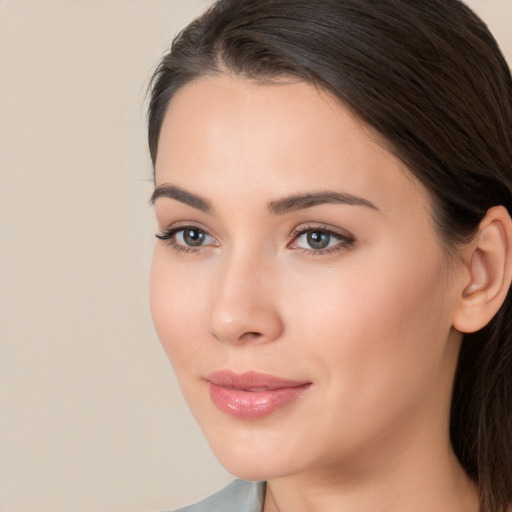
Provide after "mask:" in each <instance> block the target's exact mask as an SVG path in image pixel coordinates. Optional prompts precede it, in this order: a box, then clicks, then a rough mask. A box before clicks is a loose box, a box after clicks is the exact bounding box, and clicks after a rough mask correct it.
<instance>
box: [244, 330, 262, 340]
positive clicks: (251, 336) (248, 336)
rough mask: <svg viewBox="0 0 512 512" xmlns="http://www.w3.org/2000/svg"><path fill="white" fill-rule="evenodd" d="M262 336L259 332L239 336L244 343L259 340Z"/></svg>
mask: <svg viewBox="0 0 512 512" xmlns="http://www.w3.org/2000/svg"><path fill="white" fill-rule="evenodd" d="M262 336H263V334H262V333H261V332H245V333H244V334H242V336H240V339H241V340H244V341H250V340H255V339H258V338H261V337H262Z"/></svg>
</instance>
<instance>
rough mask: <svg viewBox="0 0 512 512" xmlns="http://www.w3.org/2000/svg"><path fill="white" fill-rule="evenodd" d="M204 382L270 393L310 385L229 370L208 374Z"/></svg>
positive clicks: (265, 374)
mask: <svg viewBox="0 0 512 512" xmlns="http://www.w3.org/2000/svg"><path fill="white" fill-rule="evenodd" d="M205 380H206V381H208V382H210V383H211V384H215V385H216V386H222V387H226V388H232V389H239V390H245V391H272V390H275V389H282V388H296V387H299V386H305V385H308V384H311V382H309V381H306V380H291V379H285V378H282V377H277V376H275V375H269V374H267V373H258V372H245V373H235V372H233V371H230V370H218V371H215V372H212V373H210V374H208V375H207V376H206V377H205Z"/></svg>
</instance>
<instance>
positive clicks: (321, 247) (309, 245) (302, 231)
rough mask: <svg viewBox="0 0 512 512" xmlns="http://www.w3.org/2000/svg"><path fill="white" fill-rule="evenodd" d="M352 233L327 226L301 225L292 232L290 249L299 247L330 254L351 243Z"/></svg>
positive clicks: (307, 250)
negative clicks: (333, 229) (344, 232)
mask: <svg viewBox="0 0 512 512" xmlns="http://www.w3.org/2000/svg"><path fill="white" fill-rule="evenodd" d="M354 242H355V239H354V237H353V236H352V235H349V234H342V233H336V232H334V231H332V230H330V229H327V228H320V227H301V228H297V229H296V230H295V232H294V233H293V241H292V243H291V244H290V245H289V247H291V248H292V249H301V250H303V251H305V252H308V253H311V254H330V253H332V252H335V251H338V250H341V249H344V248H347V247H349V246H351V245H353V244H354Z"/></svg>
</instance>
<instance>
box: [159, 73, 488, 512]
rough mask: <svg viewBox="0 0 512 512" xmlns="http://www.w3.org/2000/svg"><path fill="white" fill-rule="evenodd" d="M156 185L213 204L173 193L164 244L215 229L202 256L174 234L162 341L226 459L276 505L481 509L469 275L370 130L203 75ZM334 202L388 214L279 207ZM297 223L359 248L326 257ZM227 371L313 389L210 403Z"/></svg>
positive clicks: (181, 98) (274, 92)
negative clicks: (463, 428) (467, 446)
mask: <svg viewBox="0 0 512 512" xmlns="http://www.w3.org/2000/svg"><path fill="white" fill-rule="evenodd" d="M156 185H157V187H161V186H167V185H172V186H175V187H179V189H181V190H185V191H188V192H190V193H193V194H195V195H197V196H200V197H201V198H203V199H204V200H205V201H207V202H208V203H209V205H210V206H211V211H210V212H205V211H202V210H201V209H198V208H196V207H195V206H197V204H196V205H190V204H186V202H189V201H188V200H187V201H186V202H183V197H181V198H179V199H174V198H169V197H159V198H157V199H156V200H155V212H156V218H157V222H158V229H159V232H160V233H165V232H166V231H167V230H168V229H169V228H172V227H176V226H178V227H184V226H190V225H192V226H194V227H195V228H197V229H200V230H203V232H204V233H205V239H204V244H203V245H201V246H199V247H193V248H192V251H191V247H190V246H187V243H186V240H185V239H184V238H183V236H182V235H183V232H181V233H178V234H177V235H176V236H175V237H174V238H173V239H171V240H167V241H161V240H157V243H156V245H155V250H154V259H153V265H152V271H151V307H152V313H153V318H154V322H155V326H156V329H157V332H158V335H159V337H160V339H161V341H162V344H163V346H164V347H165V350H166V352H167V354H168V356H169V358H170V361H171V363H172V365H173V367H174V370H175V372H176V375H177V378H178V380H179V382H180V385H181V387H182V390H183V393H184V396H185V398H186V400H187V402H188V404H189V406H190V408H191V410H192V413H193V414H194V416H195V418H196V419H197V421H198V423H199V425H200V426H201V428H202V429H203V431H204V433H205V435H206V437H207V439H208V441H209V443H210V445H211V447H212V449H213V451H214V452H215V454H216V456H217V457H218V458H219V460H220V462H221V463H222V464H223V465H224V466H225V467H226V468H227V470H228V471H230V472H232V473H233V474H235V475H237V476H239V477H241V478H245V479H249V480H267V482H268V484H267V496H266V502H265V511H266V512H271V511H273V510H280V512H285V511H290V510H293V511H294V512H300V511H306V510H307V511H317V510H318V511H323V512H325V511H327V512H329V511H331V510H332V511H337V512H344V511H347V512H348V511H349V510H350V511H353V510H358V511H359V512H365V511H370V510H371V511H372V512H375V511H382V512H384V511H396V510H414V511H418V512H420V511H423V510H424V511H429V512H432V511H446V510H450V511H461V512H462V511H465V512H471V511H475V512H476V510H478V505H477V496H476V491H475V489H474V488H473V486H472V485H471V484H470V483H469V480H468V478H467V477H466V475H465V474H464V472H463V470H462V469H461V467H460V466H459V464H458V462H457V460H456V458H455V456H454V455H453V452H452V449H451V446H450V441H449V434H448V417H449V406H450V394H451V390H452V385H453V376H454V371H455V367H456V362H457V356H458V352H459V348H460V344H461V334H460V333H459V332H458V331H456V330H455V329H454V328H453V317H454V314H455V313H454V312H455V311H456V309H457V304H458V300H459V297H460V296H461V294H462V290H463V288H464V286H466V285H467V282H468V271H467V266H466V265H465V264H464V262H463V259H462V258H461V259H457V258H454V259H450V261H448V260H447V253H446V251H445V250H444V248H443V245H442V242H441V241H440V238H439V236H438V234H437V232H436V229H435V227H434V225H433V221H432V213H431V207H430V201H429V197H428V194H427V192H426V191H425V190H424V188H423V187H422V185H421V184H420V183H419V182H418V181H417V180H416V179H415V178H414V177H413V176H412V174H411V173H410V172H409V171H408V170H407V169H406V168H405V167H404V165H403V164H402V163H401V162H400V161H399V160H398V159H397V158H395V157H394V156H393V155H392V154H391V153H390V152H388V151H387V150H386V149H384V145H383V144H379V142H378V140H377V138H376V136H375V135H374V134H372V132H371V130H369V129H368V128H367V127H365V126H364V125H363V124H362V123H361V122H360V121H358V120H357V119H356V118H354V117H353V116H352V115H351V114H350V113H349V112H348V111H347V110H346V109H345V108H344V107H343V106H342V105H341V104H340V103H339V102H337V101H336V100H335V99H333V98H332V97H330V96H329V95H328V94H327V93H323V92H321V91H318V90H317V89H315V88H314V87H313V86H311V85H309V84H305V83H300V82H299V83H286V84H283V83H281V84H272V85H261V84H255V83H251V82H249V81H247V80H244V79H241V78H234V77H230V76H225V75H220V76H216V77H210V78H202V79H200V80H198V81H196V82H194V83H192V84H188V85H186V86H185V87H183V88H182V89H181V90H180V91H178V93H177V94H176V96H175V97H174V98H173V100H172V101H171V103H170V105H169V109H168V111H167V113H166V116H165V119H164V123H163V126H162V131H161V137H160V142H159V148H158V157H157V161H156ZM326 191H329V192H337V193H345V194H351V195H353V196H357V197H358V198H361V199H363V200H364V202H371V204H372V205H373V206H368V205H365V204H355V205H354V204H338V203H336V204H333V203H329V204H320V205H316V206H311V207H307V208H299V209H294V210H292V211H287V212H285V213H279V214H276V213H272V212H271V211H269V207H268V205H269V203H270V202H272V201H277V200H280V199H282V198H286V197H290V196H295V195H297V194H304V193H309V192H326ZM297 229H303V230H304V229H310V230H314V229H316V230H317V231H322V230H324V231H325V230H327V231H331V232H335V233H339V234H340V238H337V237H334V236H331V239H330V242H329V247H328V248H326V249H322V250H319V251H318V250H317V251H316V252H315V251H314V250H312V249H311V246H310V245H308V240H307V235H305V234H300V235H296V234H295V231H296V230H297ZM347 240H348V241H347ZM350 240H351V241H350ZM183 249H185V251H184V250H183ZM221 369H229V370H232V371H235V372H238V373H242V372H246V371H257V372H262V373H270V374H272V375H276V376H279V377H282V378H286V379H293V380H307V381H308V382H311V383H312V385H311V387H310V389H309V390H308V391H307V392H306V393H305V394H304V395H303V396H302V397H300V398H299V399H298V400H296V401H294V402H292V403H291V404H288V405H286V406H285V407H283V408H280V409H278V410H277V411H275V412H273V413H272V414H270V415H268V416H265V417H263V418H260V419H257V420H252V421H248V420H242V419H239V418H234V417H232V416H229V415H227V414H225V413H224V412H222V411H220V410H219V409H218V408H217V407H216V406H215V405H214V403H213V402H212V400H211V398H210V395H209V392H208V384H207V382H206V381H205V380H204V377H205V376H206V375H208V374H209V373H211V372H213V371H216V370H221Z"/></svg>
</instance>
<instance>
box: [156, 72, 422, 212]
mask: <svg viewBox="0 0 512 512" xmlns="http://www.w3.org/2000/svg"><path fill="white" fill-rule="evenodd" d="M155 167H156V182H157V184H163V183H169V182H172V183H173V184H176V185H178V186H183V187H184V188H190V187H192V188H194V190H198V191H208V192H213V193H215V192H216V191H219V192H221V191H223V192H224V195H226V194H228V193H229V192H230V193H231V195H233V193H234V192H235V191H238V192H240V193H243V192H244V191H247V190H251V191H252V192H253V193H254V192H256V193H261V194H264V195H267V196H268V195H269V194H274V195H276V196H281V195H286V194H289V193H290V192H301V191H304V190H312V189H316V190H318V189H332V188H338V189H340V188H341V189H343V190H344V191H347V192H351V193H361V192H364V193H365V194H367V195H369V196H370V197H368V199H369V200H370V201H374V200H375V199H376V197H374V198H372V197H371V196H380V197H379V200H380V201H387V202H389V203H390V206H396V198H397V197H400V196H403V197H402V198H401V202H403V201H406V200H407V197H406V196H410V195H411V194H412V195H414V194H420V196H422V197H426V193H425V191H424V190H423V187H422V186H421V185H420V184H419V182H418V181H417V180H416V178H414V177H413V176H412V174H411V173H410V171H409V170H408V169H407V168H406V167H405V166H404V165H403V164H402V162H401V161H400V160H398V159H397V158H396V157H395V156H394V155H392V154H391V153H390V152H389V151H388V150H387V149H385V147H384V144H382V143H381V142H380V141H379V140H378V137H377V136H376V135H375V133H374V132H372V130H371V129H370V128H368V127H367V126H365V125H364V123H363V122H362V121H360V120H359V119H358V118H356V117H355V116H354V115H352V114H351V113H350V112H349V110H348V109H347V108H346V107H345V106H344V105H343V104H342V103H341V102H339V101H338V100H337V99H335V98H333V96H332V95H330V94H329V93H327V92H325V91H322V90H319V89H317V88H315V87H314V86H313V85H311V84H308V83H304V82H294V83H290V82H288V83H273V84H264V85H262V84H259V83H255V82H251V81H249V80H246V79H242V78H233V77H230V76H225V75H220V76H216V77H208V78H201V79H199V80H197V81H196V82H193V83H190V84H188V85H186V86H184V87H183V88H182V89H180V90H179V91H178V92H177V94H176V95H175V97H174V98H173V99H172V101H171V102H170V104H169V107H168V110H167V113H166V115H165V118H164V122H163V125H162V130H161V134H160V141H159V148H158V155H157V160H156V166H155ZM291 188H294V189H295V190H290V189H291ZM404 194H405V195H404Z"/></svg>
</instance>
